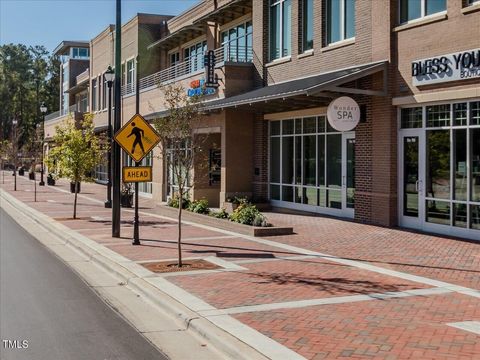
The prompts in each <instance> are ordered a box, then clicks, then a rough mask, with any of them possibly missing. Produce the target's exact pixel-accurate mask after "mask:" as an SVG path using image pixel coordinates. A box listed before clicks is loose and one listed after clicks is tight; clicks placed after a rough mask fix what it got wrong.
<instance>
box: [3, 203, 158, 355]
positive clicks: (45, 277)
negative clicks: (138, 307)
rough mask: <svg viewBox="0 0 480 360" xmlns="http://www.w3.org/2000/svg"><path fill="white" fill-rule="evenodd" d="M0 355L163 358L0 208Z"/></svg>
mask: <svg viewBox="0 0 480 360" xmlns="http://www.w3.org/2000/svg"><path fill="white" fill-rule="evenodd" d="M0 323H1V326H0V338H1V339H0V340H1V341H2V342H1V343H0V359H1V360H22V359H28V360H30V359H34V360H42V359H45V360H56V359H61V360H70V359H72V360H90V359H91V360H97V359H98V360H114V359H122V360H124V359H135V360H139V359H146V360H154V359H166V357H165V356H163V355H162V354H161V353H160V352H159V351H158V350H157V349H155V348H154V347H153V346H152V345H151V344H150V343H149V342H148V341H147V340H146V339H145V338H143V337H142V336H141V335H140V334H139V333H138V332H137V331H136V330H135V329H134V328H133V327H131V326H130V325H129V324H128V323H127V322H126V321H125V320H124V319H122V318H121V317H120V316H119V315H118V314H117V313H116V312H115V311H114V310H113V309H112V308H110V307H109V306H108V305H107V304H105V303H104V302H103V301H102V300H101V299H100V298H99V297H98V296H97V294H96V293H95V292H94V291H93V290H92V289H90V288H89V287H88V286H87V285H86V284H85V283H84V282H83V281H82V280H81V279H80V278H79V277H78V276H77V275H76V274H75V273H74V272H73V271H72V270H70V269H69V268H68V267H67V266H66V265H65V264H64V263H62V262H61V261H60V260H59V259H58V258H56V257H55V256H54V255H53V254H51V253H50V252H49V251H48V250H47V249H46V248H44V247H43V246H42V245H41V244H40V243H39V242H37V240H35V239H34V238H32V237H31V236H30V235H29V234H27V233H26V232H25V231H24V230H23V229H22V228H21V227H19V226H18V225H17V224H16V223H15V221H13V220H12V219H11V218H10V217H9V216H8V215H7V214H6V213H5V212H4V211H3V210H2V209H1V208H0Z"/></svg>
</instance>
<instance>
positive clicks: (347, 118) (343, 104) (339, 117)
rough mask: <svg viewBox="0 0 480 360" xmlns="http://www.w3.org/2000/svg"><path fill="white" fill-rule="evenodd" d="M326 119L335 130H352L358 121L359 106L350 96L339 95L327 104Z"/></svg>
mask: <svg viewBox="0 0 480 360" xmlns="http://www.w3.org/2000/svg"><path fill="white" fill-rule="evenodd" d="M327 119H328V123H329V124H330V125H331V126H332V127H333V128H334V129H335V130H337V131H350V130H353V129H355V127H356V126H357V125H358V122H359V121H360V106H358V104H357V102H356V101H355V100H353V99H352V98H351V97H348V96H342V97H339V98H338V99H335V100H333V101H332V102H331V103H330V105H328V109H327Z"/></svg>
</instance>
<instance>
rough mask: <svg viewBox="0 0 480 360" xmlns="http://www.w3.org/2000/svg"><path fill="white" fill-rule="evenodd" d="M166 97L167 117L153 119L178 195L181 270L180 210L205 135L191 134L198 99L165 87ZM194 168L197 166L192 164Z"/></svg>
mask: <svg viewBox="0 0 480 360" xmlns="http://www.w3.org/2000/svg"><path fill="white" fill-rule="evenodd" d="M161 90H162V92H163V94H164V97H165V106H166V108H167V111H168V115H167V116H166V117H163V118H158V119H155V122H154V124H155V128H156V130H157V132H158V133H159V135H160V138H161V141H160V145H159V146H160V149H161V152H162V156H163V158H164V159H167V166H168V167H169V169H170V171H171V174H172V176H173V180H174V182H175V186H176V188H177V194H176V195H177V196H178V237H177V239H178V266H179V267H182V266H183V262H182V210H183V209H182V208H183V205H184V198H187V197H188V196H189V195H188V191H189V190H190V189H191V188H193V187H194V186H195V179H194V178H193V177H192V176H191V175H192V171H193V169H194V165H195V163H194V161H196V162H197V164H198V162H200V161H202V150H203V148H202V144H203V143H204V142H205V140H206V137H205V136H197V135H195V133H194V127H195V125H196V123H198V121H199V120H200V119H201V117H202V115H201V112H202V107H203V106H202V103H201V102H200V98H199V97H198V96H193V97H189V96H187V91H186V89H185V88H183V87H182V86H181V85H176V84H173V85H167V86H165V87H162V88H161ZM195 166H196V167H197V165H195Z"/></svg>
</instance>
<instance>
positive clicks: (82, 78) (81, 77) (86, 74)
mask: <svg viewBox="0 0 480 360" xmlns="http://www.w3.org/2000/svg"><path fill="white" fill-rule="evenodd" d="M89 77H90V69H86V70H85V71H84V72H82V73H80V74H78V75H77V78H76V81H77V82H76V84H77V85H78V84H80V83H81V82H82V81H85V80H88V78H89Z"/></svg>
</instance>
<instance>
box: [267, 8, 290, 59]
mask: <svg viewBox="0 0 480 360" xmlns="http://www.w3.org/2000/svg"><path fill="white" fill-rule="evenodd" d="M291 23H292V3H291V0H270V60H275V59H279V58H281V57H284V56H289V55H290V54H291V46H292V44H291V36H292V24H291Z"/></svg>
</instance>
